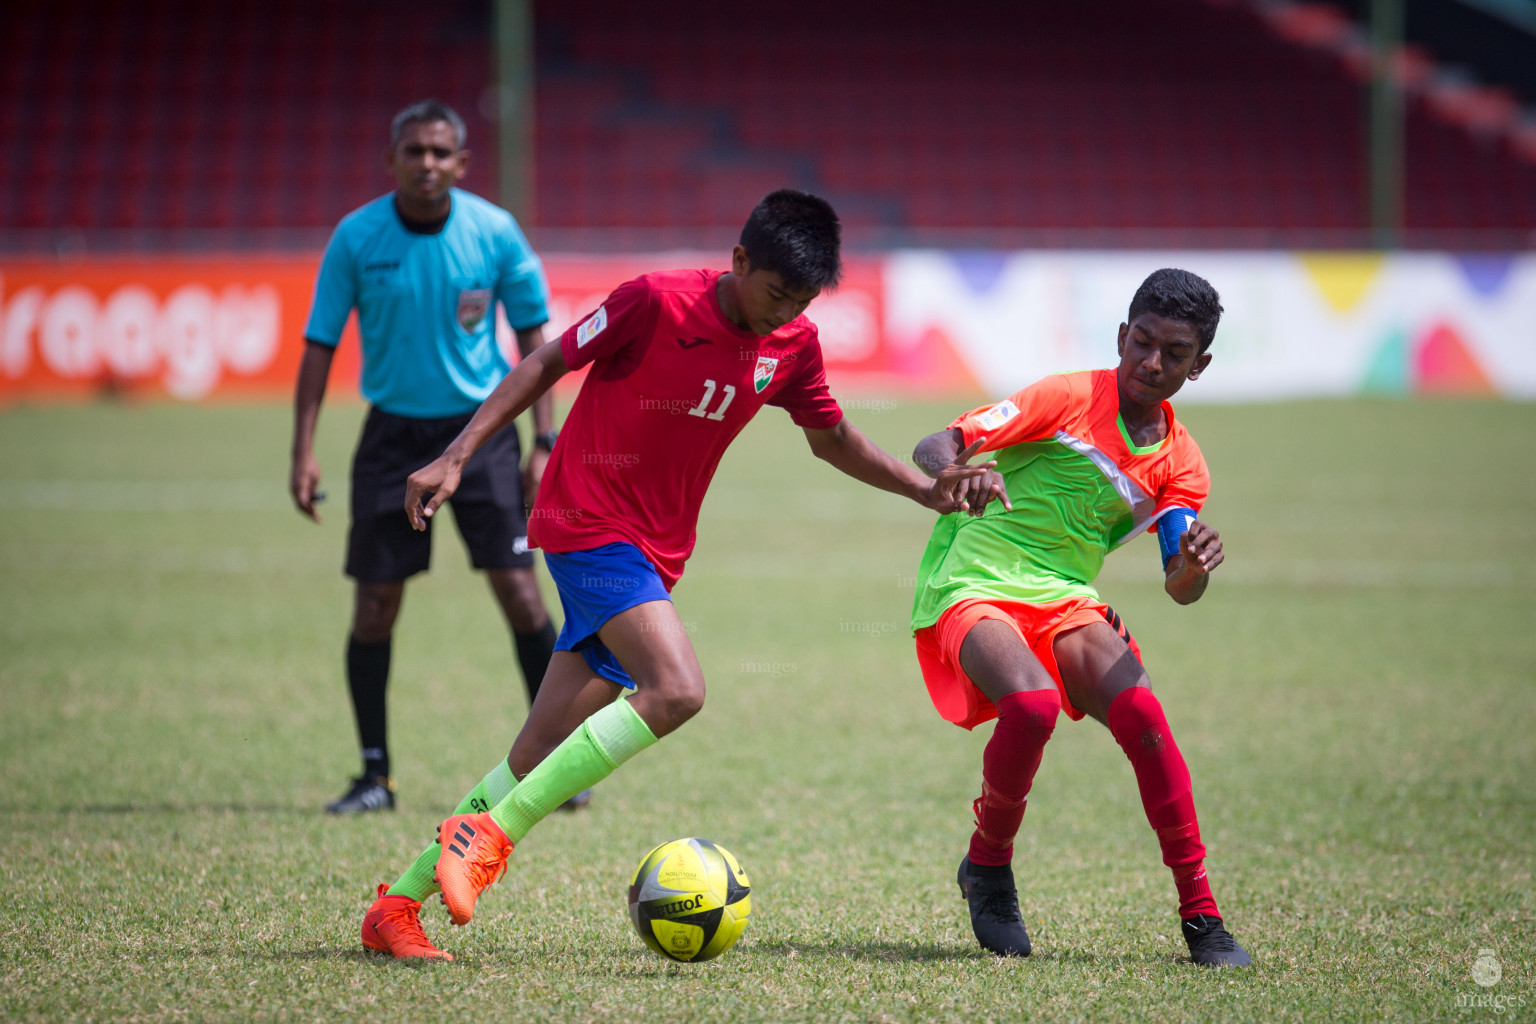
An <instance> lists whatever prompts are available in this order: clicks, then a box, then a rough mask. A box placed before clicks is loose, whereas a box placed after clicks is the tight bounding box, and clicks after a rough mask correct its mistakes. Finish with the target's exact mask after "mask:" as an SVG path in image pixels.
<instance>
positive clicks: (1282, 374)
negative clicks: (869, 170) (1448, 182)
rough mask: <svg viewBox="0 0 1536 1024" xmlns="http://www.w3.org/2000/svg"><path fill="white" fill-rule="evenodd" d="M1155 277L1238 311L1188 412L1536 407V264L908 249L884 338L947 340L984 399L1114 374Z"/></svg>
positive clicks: (894, 281) (1523, 259)
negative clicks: (1190, 275) (1479, 401)
mask: <svg viewBox="0 0 1536 1024" xmlns="http://www.w3.org/2000/svg"><path fill="white" fill-rule="evenodd" d="M1159 267H1182V268H1184V269H1186V270H1191V271H1194V272H1195V273H1197V274H1200V275H1201V276H1202V277H1205V278H1207V279H1208V280H1209V281H1210V282H1211V283H1212V284H1213V285H1215V287H1216V290H1217V291H1218V292H1219V293H1220V294H1221V299H1222V304H1223V306H1224V307H1225V308H1226V313H1225V315H1224V316H1223V317H1222V322H1221V328H1220V330H1219V331H1218V333H1217V336H1216V342H1215V346H1214V349H1213V351H1214V353H1215V359H1214V360H1213V361H1212V363H1211V368H1210V369H1209V370H1208V371H1207V372H1206V373H1205V374H1204V375H1203V376H1202V377H1201V379H1200V381H1199V382H1198V384H1197V385H1196V386H1192V387H1190V388H1188V389H1186V390H1185V391H1183V392H1181V393H1180V396H1179V397H1180V400H1181V401H1209V402H1233V401H1246V400H1255V399H1260V400H1262V399H1281V398H1298V397H1309V396H1342V395H1357V394H1372V393H1376V394H1404V395H1407V394H1488V395H1495V394H1497V395H1504V396H1509V397H1517V398H1533V397H1536V255H1517V256H1515V255H1508V254H1492V255H1460V256H1458V255H1453V254H1443V253H1422V254H1421V253H1404V254H1395V255H1383V254H1376V253H1319V254H1297V253H1267V252H1211V251H1205V252H1177V251H1170V252H1151V251H1147V252H1043V251H1041V252H1033V251H1026V252H975V253H967V252H949V251H928V250H907V251H899V252H895V253H892V254H891V255H890V256H889V257H888V258H887V259H886V261H885V274H884V277H885V280H884V292H885V302H886V309H885V327H886V335H887V342H888V344H889V345H890V346H891V347H892V348H893V349H895V350H897V351H900V350H903V349H907V348H914V347H917V346H919V345H921V344H928V345H932V344H934V342H935V340H938V341H942V342H945V343H947V345H948V347H949V348H950V349H951V350H952V351H954V352H956V353H957V354H958V355H959V358H961V359H963V360H964V361H965V362H966V364H967V369H968V370H969V372H970V376H971V377H972V378H974V379H975V381H976V382H977V383H978V384H980V385H981V387H982V390H983V391H985V392H986V393H988V394H1006V393H1007V392H1010V391H1013V390H1016V389H1017V388H1019V387H1022V386H1023V385H1025V384H1027V383H1029V382H1031V381H1033V380H1036V379H1037V378H1039V377H1040V376H1042V375H1044V374H1047V373H1053V372H1056V371H1060V370H1075V369H1085V368H1089V367H1096V366H1107V365H1110V364H1111V363H1112V362H1113V361H1114V359H1115V342H1116V337H1117V332H1118V328H1119V325H1120V323H1121V322H1122V321H1123V320H1124V319H1125V316H1126V311H1127V307H1128V306H1129V305H1130V300H1131V296H1132V295H1133V294H1134V293H1135V291H1136V287H1137V285H1139V284H1140V283H1141V281H1142V279H1143V278H1145V277H1146V275H1147V274H1149V273H1151V272H1152V271H1153V270H1156V269H1158V268H1159Z"/></svg>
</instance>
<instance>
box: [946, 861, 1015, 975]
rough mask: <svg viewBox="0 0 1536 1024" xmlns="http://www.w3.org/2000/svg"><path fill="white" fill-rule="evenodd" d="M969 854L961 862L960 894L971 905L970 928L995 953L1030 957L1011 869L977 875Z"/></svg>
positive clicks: (1006, 868) (984, 947)
mask: <svg viewBox="0 0 1536 1024" xmlns="http://www.w3.org/2000/svg"><path fill="white" fill-rule="evenodd" d="M975 871H976V869H975V868H973V867H972V866H971V858H970V857H969V856H967V857H965V858H963V859H962V860H961V861H960V872H959V876H958V877H957V879H956V880H957V881H958V882H959V883H960V895H961V896H962V897H963V898H964V899H965V901H966V903H968V904H970V907H971V931H973V932H975V933H976V941H977V942H979V943H981V948H982V949H985V950H986V951H987V952H989V953H996V954H997V955H998V956H1029V949H1030V946H1029V932H1027V931H1025V930H1024V919H1023V918H1022V917H1020V916H1019V891H1018V889H1016V888H1014V885H1013V868H1011V867H1006V866H1005V867H1004V868H1003V869H1002V870H1001V871H999V872H998V873H997V874H992V875H982V874H976V873H975Z"/></svg>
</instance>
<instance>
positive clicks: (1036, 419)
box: [912, 370, 1211, 630]
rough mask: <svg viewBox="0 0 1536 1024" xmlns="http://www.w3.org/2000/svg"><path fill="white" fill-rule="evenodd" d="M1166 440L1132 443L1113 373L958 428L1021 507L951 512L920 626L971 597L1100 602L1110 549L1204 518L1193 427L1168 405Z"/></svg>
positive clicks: (1047, 385) (1026, 398) (940, 533)
mask: <svg viewBox="0 0 1536 1024" xmlns="http://www.w3.org/2000/svg"><path fill="white" fill-rule="evenodd" d="M1163 413H1164V414H1165V415H1166V416H1167V420H1168V434H1167V436H1166V437H1164V438H1163V440H1162V441H1160V442H1158V443H1157V444H1154V445H1148V446H1146V447H1141V448H1138V447H1137V446H1136V445H1134V444H1132V443H1131V438H1130V435H1129V434H1128V433H1127V432H1126V429H1125V424H1124V423H1123V422H1122V421H1121V419H1120V400H1119V392H1118V389H1117V388H1116V386H1115V371H1114V370H1085V371H1080V372H1076V373H1063V374H1056V375H1054V376H1050V377H1046V378H1045V379H1044V380H1041V381H1038V382H1036V383H1034V384H1031V385H1030V386H1029V387H1027V388H1024V389H1023V390H1022V391H1019V392H1018V393H1016V394H1014V395H1013V396H1011V397H1010V398H1007V399H1005V400H1004V401H1001V402H998V403H997V404H996V405H988V406H983V407H981V408H979V409H973V410H971V411H970V412H968V413H966V414H965V415H963V416H961V417H960V418H958V419H956V420H955V421H954V422H953V423H951V424H950V426H951V427H958V428H960V432H961V433H962V434H963V435H964V437H965V444H966V445H970V444H972V443H973V442H974V441H976V439H977V438H981V437H985V438H986V439H987V441H986V444H984V445H983V446H982V449H981V450H982V451H984V452H994V453H996V454H995V455H993V458H995V459H996V460H997V471H998V472H999V473H1001V474H1002V476H1003V479H1004V480H1005V481H1006V482H1007V486H1008V498H1009V500H1010V501H1011V502H1012V503H1013V511H1012V512H1010V511H1008V510H1007V509H1005V508H1004V507H1003V505H1002V503H1001V502H998V501H993V502H992V503H990V504H989V505H988V506H987V511H986V514H985V515H983V516H980V517H973V516H970V515H968V514H966V513H964V512H953V513H951V514H949V515H947V516H943V517H941V518H940V519H939V521H938V522H937V523H935V524H934V527H933V534H932V535H931V536H930V537H929V538H928V547H927V549H926V550H925V551H924V552H923V560H922V563H921V564H920V565H919V567H918V587H917V599H916V601H915V602H914V604H913V607H912V628H913V629H914V630H917V629H921V628H923V627H924V626H931V625H933V623H935V622H937V621H938V619H939V616H940V615H942V614H943V613H944V610H945V609H946V608H948V607H949V606H951V605H953V604H954V603H955V602H957V601H963V600H967V599H981V600H988V599H990V600H1003V601H1023V602H1027V603H1031V604H1034V603H1040V602H1045V601H1059V600H1062V599H1064V598H1070V597H1089V598H1092V599H1094V600H1098V592H1097V591H1096V590H1094V588H1093V580H1094V577H1096V576H1097V575H1098V574H1099V569H1100V568H1102V567H1103V565H1104V558H1105V556H1106V555H1108V554H1109V552H1110V551H1111V550H1112V549H1114V548H1116V547H1118V546H1119V545H1121V544H1124V543H1125V542H1126V541H1128V540H1130V539H1131V538H1132V537H1134V536H1136V534H1137V533H1138V532H1139V531H1141V530H1147V529H1153V528H1155V526H1156V523H1157V521H1158V519H1159V518H1161V517H1162V516H1163V515H1164V514H1166V513H1167V512H1168V511H1169V510H1171V509H1174V508H1188V509H1192V510H1194V511H1195V512H1199V510H1200V508H1201V507H1202V506H1203V505H1204V504H1205V500H1206V498H1207V497H1208V496H1209V494H1210V484H1211V478H1210V473H1209V472H1208V471H1207V470H1206V467H1205V458H1204V457H1203V456H1202V455H1201V454H1200V449H1199V447H1198V446H1197V445H1196V444H1195V441H1194V439H1193V438H1192V437H1190V436H1189V431H1187V430H1185V429H1184V425H1183V424H1182V423H1180V422H1178V421H1177V420H1176V419H1174V416H1173V407H1172V406H1171V405H1169V404H1168V403H1167V402H1164V403H1163Z"/></svg>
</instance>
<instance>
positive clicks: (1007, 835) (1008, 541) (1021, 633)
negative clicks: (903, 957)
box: [912, 270, 1249, 967]
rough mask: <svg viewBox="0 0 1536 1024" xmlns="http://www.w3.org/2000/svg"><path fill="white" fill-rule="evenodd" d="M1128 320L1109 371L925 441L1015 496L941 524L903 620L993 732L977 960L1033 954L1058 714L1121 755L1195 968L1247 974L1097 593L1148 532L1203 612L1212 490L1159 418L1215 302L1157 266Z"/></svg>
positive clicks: (955, 700)
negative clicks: (1040, 806)
mask: <svg viewBox="0 0 1536 1024" xmlns="http://www.w3.org/2000/svg"><path fill="white" fill-rule="evenodd" d="M1126 319H1127V321H1128V322H1127V323H1123V324H1121V325H1120V343H1119V351H1120V365H1119V366H1118V368H1116V369H1113V370H1095V371H1087V372H1081V373H1067V374H1058V375H1055V376H1051V377H1047V378H1045V379H1044V380H1042V381H1039V382H1038V383H1035V384H1032V385H1030V386H1029V387H1027V388H1024V389H1023V390H1022V391H1019V392H1018V393H1016V394H1014V395H1012V396H1011V397H1009V398H1008V399H1006V400H1004V401H1002V402H999V403H997V404H996V405H991V406H984V407H982V408H980V409H974V410H972V411H971V412H968V413H966V414H965V415H963V416H961V417H959V418H958V419H956V420H955V421H954V422H953V423H951V424H950V425H949V426H948V427H947V428H946V429H944V430H941V431H939V432H937V433H934V434H930V435H929V436H928V437H926V438H924V439H923V440H922V442H920V443H919V444H918V447H917V453H916V461H917V464H918V465H919V466H927V467H934V468H935V469H937V467H941V466H945V465H947V464H948V463H949V462H950V460H951V459H952V458H953V457H955V455H956V453H958V452H961V451H962V450H964V451H966V452H968V453H969V452H973V451H976V450H981V451H989V452H995V453H996V459H997V472H998V473H999V474H1001V475H1002V477H1003V479H1004V481H1006V493H1007V495H1008V498H1009V499H1011V500H1009V501H1008V502H1007V503H1006V508H1003V507H999V506H997V505H993V506H992V507H991V509H990V510H989V511H988V512H986V514H984V515H982V516H979V517H971V518H967V517H964V516H954V515H949V516H945V517H944V518H942V519H940V520H939V521H938V523H937V524H935V526H934V530H933V535H932V537H931V538H930V539H929V542H928V547H927V550H926V551H924V553H923V560H922V564H921V567H920V568H919V570H918V590H917V596H916V600H915V602H914V605H913V610H912V628H913V629H914V631H915V632H916V640H917V656H918V662H919V664H920V665H921V667H922V671H923V678H924V680H925V682H926V683H927V685H928V691H929V695H930V696H931V697H932V698H933V702H934V706H935V707H936V708H937V709H938V711H939V713H940V714H941V715H942V716H943V717H944V718H946V719H948V720H949V721H951V722H954V723H955V724H957V725H960V726H963V727H965V728H967V729H971V728H974V727H975V726H976V725H978V724H980V723H981V722H984V721H987V720H988V719H991V718H996V719H997V726H996V727H995V728H994V730H993V733H992V739H991V740H990V741H989V742H988V743H987V747H986V750H985V751H984V753H983V755H982V785H981V796H980V797H979V798H977V800H976V802H975V804H974V805H973V809H974V812H975V815H976V831H975V833H974V834H973V835H972V837H971V846H970V850H969V852H968V853H967V854H966V856H965V857H964V858H963V859H962V860H961V861H960V872H959V882H960V891H961V893H962V895H963V896H964V897H965V898H966V900H967V902H968V903H969V905H970V912H971V928H972V930H973V931H974V932H975V934H976V938H977V940H978V941H979V942H980V943H981V945H982V947H983V948H985V949H987V950H990V951H991V952H993V953H997V954H998V955H1000V956H1010V955H1011V956H1028V955H1029V951H1030V941H1029V934H1028V933H1027V932H1026V931H1025V928H1024V922H1023V921H1022V919H1021V918H1020V915H1019V903H1018V893H1017V890H1016V889H1015V887H1014V882H1013V870H1012V867H1011V862H1012V858H1013V840H1014V836H1015V835H1016V834H1017V833H1018V830H1019V826H1020V824H1021V823H1022V821H1023V818H1024V805H1025V798H1026V797H1027V795H1028V794H1029V789H1030V785H1031V783H1032V782H1033V780H1034V775H1035V770H1036V768H1038V767H1039V764H1040V758H1041V755H1042V753H1043V752H1044V749H1045V744H1046V742H1047V741H1048V740H1049V739H1050V737H1051V733H1052V731H1053V730H1054V729H1055V725H1056V718H1057V714H1058V712H1059V711H1065V712H1066V713H1067V716H1068V717H1070V718H1072V719H1081V718H1082V717H1083V716H1084V715H1085V714H1087V715H1091V716H1092V717H1094V718H1095V719H1097V720H1098V721H1100V722H1103V723H1104V724H1105V725H1107V726H1109V729H1110V732H1111V733H1113V734H1114V737H1115V740H1116V741H1117V742H1118V743H1119V744H1120V746H1121V748H1122V749H1123V750H1124V751H1125V754H1126V756H1127V757H1128V758H1129V759H1130V761H1131V765H1132V767H1133V768H1134V770H1135V773H1136V783H1137V786H1138V788H1139V789H1140V791H1141V800H1142V805H1143V807H1144V809H1145V811H1146V814H1147V821H1148V822H1149V823H1150V824H1151V826H1152V828H1153V830H1154V831H1155V832H1156V833H1157V838H1158V842H1159V844H1160V845H1161V846H1162V852H1163V863H1164V864H1166V865H1167V866H1168V867H1169V868H1171V869H1172V871H1173V877H1174V884H1175V886H1176V888H1177V889H1178V894H1179V917H1180V918H1181V919H1182V922H1183V926H1182V927H1183V933H1184V938H1185V939H1186V941H1187V942H1188V944H1189V951H1190V958H1191V959H1192V960H1193V961H1194V962H1195V963H1197V964H1204V965H1208V966H1221V967H1243V966H1247V965H1248V964H1249V958H1248V954H1247V953H1246V952H1244V951H1243V948H1242V947H1241V946H1239V945H1238V944H1237V942H1236V941H1235V940H1234V939H1233V938H1232V936H1231V935H1230V934H1229V933H1228V932H1227V930H1226V928H1225V927H1224V926H1223V924H1222V921H1221V914H1220V911H1219V910H1218V909H1217V907H1216V900H1215V898H1214V897H1213V896H1212V895H1211V887H1210V884H1209V882H1208V881H1207V878H1206V871H1205V846H1204V845H1203V844H1202V843H1201V841H1200V824H1199V821H1198V819H1197V818H1196V816H1195V804H1194V799H1193V796H1192V794H1191V787H1190V777H1189V769H1188V768H1187V767H1186V766H1185V764H1184V758H1183V757H1182V755H1180V753H1179V748H1178V747H1177V746H1176V745H1175V744H1174V741H1173V734H1172V732H1170V731H1169V728H1168V721H1167V719H1166V718H1165V717H1164V716H1163V711H1162V706H1161V705H1160V704H1159V702H1158V700H1157V698H1156V697H1154V696H1153V695H1152V690H1151V684H1150V682H1149V681H1148V679H1147V674H1146V672H1145V670H1144V669H1143V668H1142V665H1141V661H1140V658H1139V655H1138V653H1137V652H1136V651H1135V648H1134V645H1131V644H1128V643H1127V640H1128V635H1127V634H1122V633H1121V632H1119V631H1117V629H1116V628H1115V627H1114V623H1115V622H1116V621H1117V619H1116V617H1115V616H1114V614H1113V613H1112V612H1110V611H1109V609H1108V606H1106V605H1105V604H1103V602H1102V601H1100V599H1099V595H1098V593H1097V592H1096V591H1095V590H1094V588H1093V585H1092V582H1093V579H1094V577H1095V576H1096V575H1098V571H1099V569H1100V567H1101V566H1102V565H1103V564H1104V557H1105V555H1107V554H1108V553H1109V551H1110V550H1111V549H1112V548H1114V547H1117V546H1119V545H1120V544H1123V543H1125V542H1126V541H1128V540H1130V539H1131V538H1133V537H1135V536H1136V535H1137V534H1138V533H1140V532H1141V531H1142V530H1150V529H1156V530H1157V533H1158V539H1159V542H1160V544H1161V548H1162V554H1163V571H1164V574H1165V580H1164V588H1165V589H1166V591H1167V592H1168V595H1169V596H1170V597H1172V598H1173V599H1174V600H1175V601H1177V602H1178V603H1179V604H1191V603H1193V602H1194V601H1197V600H1199V599H1200V597H1201V595H1203V594H1204V593H1205V589H1206V586H1207V585H1208V584H1209V582H1210V573H1211V572H1212V570H1214V569H1215V568H1216V567H1217V566H1218V565H1220V564H1221V562H1222V557H1223V556H1222V548H1221V538H1220V536H1219V535H1218V534H1217V533H1216V531H1215V530H1213V529H1212V528H1211V527H1210V526H1208V525H1207V524H1205V523H1203V522H1201V521H1200V520H1198V519H1197V518H1195V517H1196V515H1197V513H1198V512H1199V510H1200V508H1201V506H1202V505H1204V504H1205V500H1206V497H1207V496H1208V495H1209V493H1210V475H1209V473H1208V472H1207V470H1206V466H1205V459H1204V458H1203V457H1202V456H1201V454H1200V449H1199V448H1198V447H1197V446H1196V445H1195V442H1194V440H1193V439H1192V438H1191V437H1190V436H1189V433H1188V431H1186V430H1185V429H1184V426H1183V424H1181V423H1179V422H1178V421H1177V420H1175V419H1174V415H1173V406H1171V405H1170V404H1169V403H1168V399H1170V398H1171V397H1173V395H1174V394H1175V393H1176V392H1177V391H1178V390H1179V388H1181V387H1183V385H1184V382H1185V381H1188V380H1194V379H1195V378H1197V377H1198V376H1199V375H1200V374H1201V372H1202V371H1204V370H1205V368H1206V366H1208V365H1209V364H1210V361H1211V354H1210V352H1208V351H1207V349H1208V348H1209V347H1210V344H1211V341H1212V340H1213V339H1214V338H1215V336H1216V325H1217V323H1218V322H1219V321H1220V319H1221V302H1220V300H1219V298H1218V296H1217V295H1216V290H1215V289H1214V288H1212V287H1211V286H1210V284H1209V283H1208V282H1206V281H1205V280H1203V279H1202V278H1200V277H1197V276H1196V275H1194V274H1191V273H1189V272H1187V271H1182V270H1159V271H1157V272H1156V273H1154V274H1152V275H1151V276H1150V277H1148V278H1147V279H1146V281H1145V282H1143V283H1142V285H1141V287H1140V288H1139V289H1138V290H1137V292H1136V295H1135V297H1134V298H1132V300H1131V306H1130V312H1129V315H1128V316H1127V318H1126ZM978 445H979V449H978ZM982 486H986V487H991V486H992V482H991V481H985V482H983V481H977V482H974V483H973V482H971V481H967V482H966V483H964V484H963V485H962V487H961V489H960V493H961V496H962V497H964V496H965V495H966V493H967V492H969V491H970V490H971V488H972V487H978V488H979V487H982ZM977 496H978V497H980V494H979V491H978V493H977Z"/></svg>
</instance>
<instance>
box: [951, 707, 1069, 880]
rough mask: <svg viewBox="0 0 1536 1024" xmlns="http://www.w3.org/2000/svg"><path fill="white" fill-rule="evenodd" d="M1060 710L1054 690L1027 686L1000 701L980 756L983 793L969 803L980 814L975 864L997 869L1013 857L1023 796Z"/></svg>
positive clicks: (973, 842)
mask: <svg viewBox="0 0 1536 1024" xmlns="http://www.w3.org/2000/svg"><path fill="white" fill-rule="evenodd" d="M1060 712H1061V697H1060V696H1059V695H1058V694H1057V693H1056V691H1055V690H1024V691H1020V692H1018V693H1010V694H1009V695H1008V696H1006V697H1004V698H1003V699H1002V700H1000V701H998V702H997V725H996V727H994V728H993V730H992V738H991V739H990V740H988V741H987V749H986V750H984V751H983V752H982V755H981V796H980V797H978V798H977V799H976V802H975V803H974V804H972V805H971V808H972V810H974V811H975V812H976V831H975V833H973V834H972V835H971V853H970V860H971V863H972V864H981V865H986V866H994V867H995V866H999V865H1003V864H1007V863H1009V862H1011V861H1012V860H1013V837H1014V836H1016V835H1018V834H1019V825H1020V823H1021V822H1023V820H1024V798H1025V797H1026V796H1028V795H1029V787H1030V784H1031V783H1033V782H1034V781H1035V769H1037V768H1039V767H1040V755H1042V754H1044V753H1045V744H1046V741H1048V740H1049V739H1050V738H1051V733H1052V732H1053V731H1054V730H1055V728H1056V716H1057V715H1058V714H1060Z"/></svg>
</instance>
